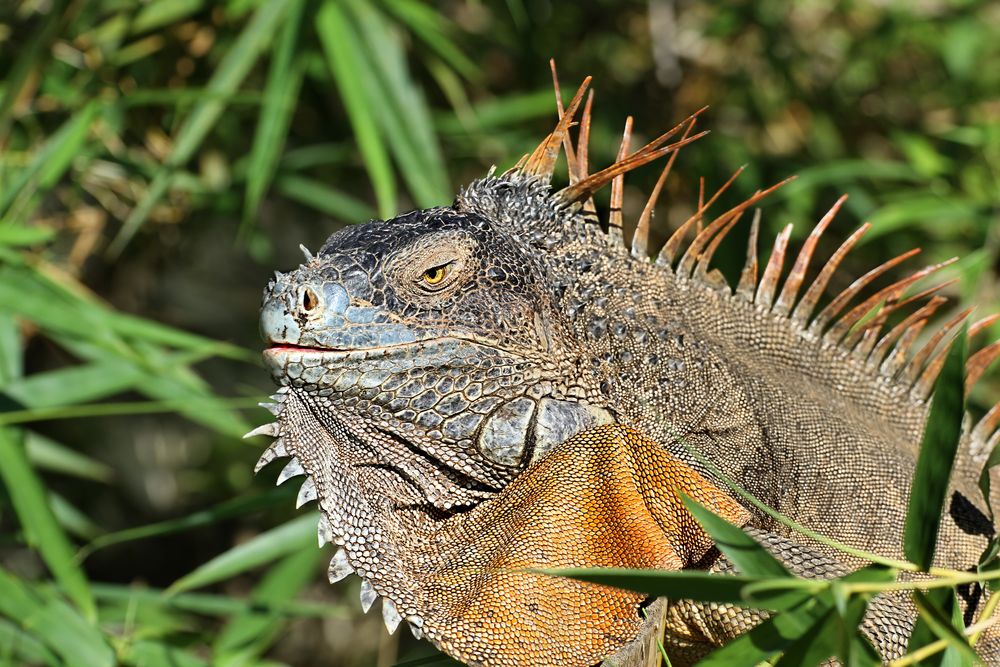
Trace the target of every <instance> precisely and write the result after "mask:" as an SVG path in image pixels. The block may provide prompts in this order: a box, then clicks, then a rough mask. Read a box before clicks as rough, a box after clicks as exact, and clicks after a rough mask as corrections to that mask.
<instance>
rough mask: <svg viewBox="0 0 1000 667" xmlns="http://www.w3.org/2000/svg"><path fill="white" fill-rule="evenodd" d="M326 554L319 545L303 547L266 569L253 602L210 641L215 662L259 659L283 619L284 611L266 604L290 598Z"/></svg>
mask: <svg viewBox="0 0 1000 667" xmlns="http://www.w3.org/2000/svg"><path fill="white" fill-rule="evenodd" d="M325 558H326V556H325V554H324V553H323V552H322V551H320V550H319V549H303V550H302V551H300V552H298V553H293V554H292V555H290V556H287V557H285V558H284V559H283V560H282V561H281V562H279V563H278V564H276V565H275V566H274V567H272V568H271V569H270V570H268V572H267V574H266V575H264V578H263V579H262V580H261V582H260V583H259V584H257V587H256V588H255V589H254V592H253V594H252V595H251V596H250V597H251V600H252V601H253V602H254V606H253V607H252V608H251V609H248V610H247V611H245V612H244V613H242V614H239V615H237V616H234V617H233V618H232V619H230V621H229V622H228V623H227V624H226V626H225V627H224V628H222V631H221V632H220V633H219V634H218V635H217V637H216V639H215V641H214V642H213V649H214V652H215V660H216V664H218V665H220V666H222V665H232V666H233V667H235V666H236V665H240V664H246V663H247V662H248V661H254V660H256V659H258V658H259V657H260V655H261V654H262V653H264V651H266V650H267V649H268V647H269V646H270V645H271V644H272V643H273V642H274V640H275V639H276V638H277V637H278V635H279V633H280V632H281V630H282V628H283V626H284V624H285V622H286V617H285V616H284V615H283V614H280V613H277V612H275V611H273V610H270V611H268V610H266V607H268V606H272V607H273V606H274V605H281V604H284V603H286V602H289V601H290V600H293V599H294V598H295V597H296V596H297V595H298V594H299V593H300V592H301V591H302V589H303V588H305V586H306V585H307V584H308V583H309V582H311V581H313V579H314V578H315V577H316V573H317V567H318V565H319V563H320V561H322V560H324V559H325ZM258 605H260V606H258Z"/></svg>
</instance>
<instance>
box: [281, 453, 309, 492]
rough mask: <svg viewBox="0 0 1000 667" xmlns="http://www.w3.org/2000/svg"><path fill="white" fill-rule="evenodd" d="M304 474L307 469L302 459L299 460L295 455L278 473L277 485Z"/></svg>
mask: <svg viewBox="0 0 1000 667" xmlns="http://www.w3.org/2000/svg"><path fill="white" fill-rule="evenodd" d="M304 474H306V471H305V469H304V468H303V467H302V463H301V461H299V460H298V459H297V458H295V457H294V456H293V457H292V458H291V459H290V460H289V461H288V463H287V464H286V465H285V467H284V468H282V470H281V472H280V473H279V474H278V481H277V482H275V485H280V484H284V483H285V482H287V481H288V480H290V479H291V478H292V477H297V476H298V475H304Z"/></svg>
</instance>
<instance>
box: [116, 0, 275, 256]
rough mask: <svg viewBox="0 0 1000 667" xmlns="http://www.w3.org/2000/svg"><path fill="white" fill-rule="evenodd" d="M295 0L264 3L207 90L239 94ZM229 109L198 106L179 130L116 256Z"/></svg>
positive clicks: (210, 103)
mask: <svg viewBox="0 0 1000 667" xmlns="http://www.w3.org/2000/svg"><path fill="white" fill-rule="evenodd" d="M291 1H292V0H270V2H265V3H263V4H261V6H260V8H259V9H257V11H256V12H255V13H254V15H253V17H252V18H251V19H250V21H249V22H248V23H247V25H246V27H245V28H244V29H243V31H242V32H241V33H240V35H239V37H237V38H236V41H235V42H234V43H233V45H232V47H231V48H230V49H229V50H228V51H227V52H226V54H225V55H224V56H223V57H222V60H220V61H219V65H218V66H217V67H216V68H215V73H214V74H213V75H212V78H211V79H210V80H209V82H208V85H207V87H206V89H207V90H208V91H209V92H211V93H214V94H220V95H230V94H232V93H233V92H235V91H236V89H237V88H238V87H239V86H240V84H241V83H242V82H243V80H244V79H245V78H246V76H247V74H248V73H249V72H250V69H251V68H252V67H253V66H254V64H256V62H257V58H258V57H259V55H260V52H261V51H262V50H263V48H264V46H265V45H266V44H267V42H268V41H269V40H270V38H271V36H272V34H273V30H274V26H275V24H277V23H278V22H279V21H280V20H281V16H282V14H283V13H284V12H285V10H286V9H287V8H288V6H289V5H290V4H291ZM225 109H226V103H225V102H224V101H221V100H218V99H206V100H203V101H201V102H199V103H198V104H196V105H195V107H194V109H193V110H192V111H191V115H189V116H188V117H187V118H186V119H185V121H184V123H183V124H182V125H181V127H180V129H179V130H178V131H177V136H176V138H175V141H174V146H173V150H172V151H171V152H170V156H169V157H168V158H167V160H166V164H164V165H163V166H162V167H161V168H160V171H159V172H158V173H157V175H156V176H155V177H154V178H153V182H152V183H151V184H150V186H149V189H148V190H147V192H146V194H145V196H144V197H143V198H142V200H141V201H140V202H139V204H138V205H136V207H135V209H134V210H133V211H132V213H131V214H130V215H129V216H128V218H127V219H126V220H125V224H124V225H123V226H122V229H121V230H120V231H119V232H118V235H117V236H116V237H115V240H114V241H113V242H112V244H111V246H110V247H109V249H108V250H109V252H110V253H111V255H112V256H115V255H118V254H119V253H121V251H122V250H123V249H124V247H125V245H127V244H128V242H129V241H130V240H131V239H132V237H133V236H134V235H135V233H136V232H137V231H138V230H139V227H141V226H142V224H143V223H144V222H145V221H146V218H147V217H148V216H149V213H150V212H151V211H152V210H153V206H154V205H155V204H156V203H157V202H158V201H159V200H160V199H162V198H163V195H164V194H166V191H167V188H168V186H169V184H170V180H171V170H172V169H174V168H176V167H178V166H180V165H182V164H184V163H185V162H187V161H188V160H190V159H191V157H192V156H193V155H194V153H195V151H196V150H197V149H198V147H199V146H200V145H201V144H202V142H203V141H204V139H205V137H206V136H207V135H208V132H209V130H211V129H212V127H213V126H214V125H215V122H216V121H217V120H218V119H219V117H220V116H221V115H222V113H223V112H224V111H225Z"/></svg>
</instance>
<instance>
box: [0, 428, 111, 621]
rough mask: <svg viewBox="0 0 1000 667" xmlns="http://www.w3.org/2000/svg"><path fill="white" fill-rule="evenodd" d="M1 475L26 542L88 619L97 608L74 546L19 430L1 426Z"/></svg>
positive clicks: (93, 616) (95, 614)
mask: <svg viewBox="0 0 1000 667" xmlns="http://www.w3.org/2000/svg"><path fill="white" fill-rule="evenodd" d="M0 461H3V465H0V478H2V479H3V482H4V484H5V485H6V487H7V492H8V493H9V494H10V498H11V501H12V502H13V504H14V510H15V511H16V512H17V518H18V520H19V521H20V522H21V528H22V529H23V530H24V533H25V535H26V536H27V538H28V542H29V543H30V544H31V545H32V546H33V547H35V548H36V549H38V552H39V554H41V556H42V559H43V560H44V561H45V564H46V565H48V567H49V569H50V570H51V571H52V574H53V576H54V577H55V579H56V581H58V582H59V584H60V585H61V586H62V587H63V588H64V589H65V591H66V594H67V595H69V597H70V599H72V600H73V602H74V603H75V604H76V606H77V607H78V608H79V609H80V611H81V612H83V615H84V616H86V617H87V618H88V619H90V620H94V619H96V618H97V608H96V606H95V605H94V598H93V596H92V595H91V593H90V586H89V582H88V581H87V577H86V576H85V575H84V573H83V570H81V569H80V566H79V565H78V564H77V562H76V560H75V558H74V555H73V547H72V545H71V544H70V541H69V539H68V538H67V537H66V534H65V533H64V532H63V531H62V528H60V526H59V523H58V521H56V518H55V516H54V515H53V513H52V509H51V505H50V504H49V499H48V497H47V494H46V491H45V486H44V485H43V484H42V482H41V480H40V479H39V478H38V475H36V474H35V470H34V469H33V468H32V467H31V464H30V463H29V462H28V457H27V455H26V454H25V451H24V444H23V435H22V433H21V432H20V431H19V430H15V429H11V428H0Z"/></svg>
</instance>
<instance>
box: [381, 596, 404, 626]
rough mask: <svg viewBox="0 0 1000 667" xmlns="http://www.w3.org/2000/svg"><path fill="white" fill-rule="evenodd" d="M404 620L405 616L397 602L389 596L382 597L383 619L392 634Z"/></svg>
mask: <svg viewBox="0 0 1000 667" xmlns="http://www.w3.org/2000/svg"><path fill="white" fill-rule="evenodd" d="M402 620H403V617H402V616H400V615H399V610H398V609H396V604H395V603H394V602H393V601H392V600H390V599H389V598H382V621H383V622H384V623H385V629H386V630H388V631H389V634H390V635H391V634H392V633H394V632H395V631H396V628H398V627H399V623H400V621H402Z"/></svg>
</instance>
